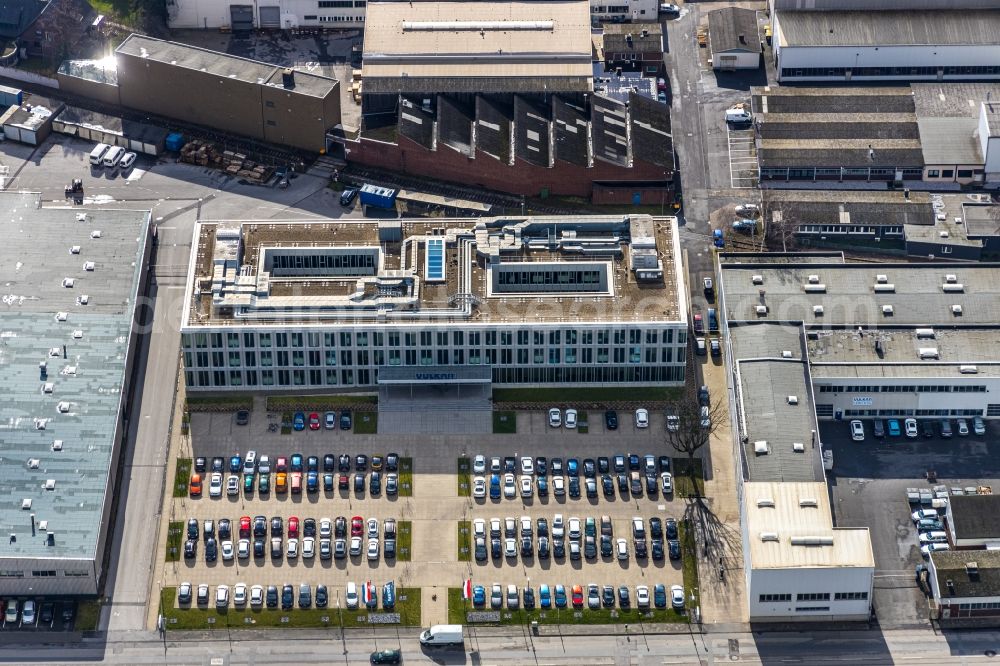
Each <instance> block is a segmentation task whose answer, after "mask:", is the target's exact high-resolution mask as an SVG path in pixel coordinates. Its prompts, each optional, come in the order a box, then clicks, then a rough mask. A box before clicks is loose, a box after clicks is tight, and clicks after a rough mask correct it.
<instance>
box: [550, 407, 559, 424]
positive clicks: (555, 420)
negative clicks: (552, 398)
mask: <svg viewBox="0 0 1000 666" xmlns="http://www.w3.org/2000/svg"><path fill="white" fill-rule="evenodd" d="M549 425H550V426H552V427H553V428H558V427H559V426H561V425H562V412H560V411H559V408H558V407H553V408H552V409H550V410H549Z"/></svg>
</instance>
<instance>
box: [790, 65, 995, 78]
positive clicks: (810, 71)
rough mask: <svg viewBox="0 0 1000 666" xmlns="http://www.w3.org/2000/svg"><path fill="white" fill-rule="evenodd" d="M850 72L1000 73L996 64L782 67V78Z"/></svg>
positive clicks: (829, 75) (892, 74)
mask: <svg viewBox="0 0 1000 666" xmlns="http://www.w3.org/2000/svg"><path fill="white" fill-rule="evenodd" d="M848 72H850V73H851V77H852V78H858V77H862V76H938V75H939V74H940V75H944V76H983V75H1000V66H998V65H966V66H952V67H938V66H937V65H931V66H924V67H910V66H907V67H782V68H781V77H782V78H796V77H805V76H808V77H810V78H817V77H845V76H847V73H848Z"/></svg>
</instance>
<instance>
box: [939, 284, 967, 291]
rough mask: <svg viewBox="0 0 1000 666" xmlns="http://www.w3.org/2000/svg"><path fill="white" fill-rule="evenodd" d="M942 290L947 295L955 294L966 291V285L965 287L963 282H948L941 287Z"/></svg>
mask: <svg viewBox="0 0 1000 666" xmlns="http://www.w3.org/2000/svg"><path fill="white" fill-rule="evenodd" d="M941 289H942V291H944V292H945V293H952V294H953V293H955V292H960V291H964V290H965V285H963V284H962V283H961V282H946V283H945V284H943V285H941Z"/></svg>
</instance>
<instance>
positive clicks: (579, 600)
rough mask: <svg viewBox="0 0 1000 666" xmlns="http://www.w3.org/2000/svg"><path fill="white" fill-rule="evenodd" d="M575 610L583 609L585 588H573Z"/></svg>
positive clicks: (578, 586)
mask: <svg viewBox="0 0 1000 666" xmlns="http://www.w3.org/2000/svg"><path fill="white" fill-rule="evenodd" d="M573 608H583V587H582V586H580V585H574V586H573Z"/></svg>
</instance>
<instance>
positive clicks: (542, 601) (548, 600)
mask: <svg viewBox="0 0 1000 666" xmlns="http://www.w3.org/2000/svg"><path fill="white" fill-rule="evenodd" d="M538 604H539V605H540V606H541V607H542V608H552V595H551V594H549V586H548V585H540V586H539V587H538Z"/></svg>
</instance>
